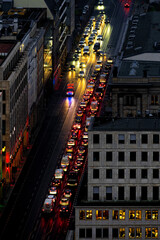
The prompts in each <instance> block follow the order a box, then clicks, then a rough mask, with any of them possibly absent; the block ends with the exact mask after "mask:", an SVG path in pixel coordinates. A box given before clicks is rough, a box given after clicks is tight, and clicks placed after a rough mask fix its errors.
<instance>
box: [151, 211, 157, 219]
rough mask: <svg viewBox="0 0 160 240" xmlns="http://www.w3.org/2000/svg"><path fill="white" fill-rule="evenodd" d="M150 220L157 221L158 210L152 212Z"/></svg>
mask: <svg viewBox="0 0 160 240" xmlns="http://www.w3.org/2000/svg"><path fill="white" fill-rule="evenodd" d="M152 219H153V220H158V210H153V211H152Z"/></svg>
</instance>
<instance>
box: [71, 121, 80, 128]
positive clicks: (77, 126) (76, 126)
mask: <svg viewBox="0 0 160 240" xmlns="http://www.w3.org/2000/svg"><path fill="white" fill-rule="evenodd" d="M73 127H74V128H76V129H81V123H77V122H75V123H74V125H73Z"/></svg>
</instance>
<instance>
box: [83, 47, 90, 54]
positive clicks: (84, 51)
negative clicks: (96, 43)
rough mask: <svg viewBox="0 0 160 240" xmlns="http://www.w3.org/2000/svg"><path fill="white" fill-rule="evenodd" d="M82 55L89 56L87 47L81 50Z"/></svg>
mask: <svg viewBox="0 0 160 240" xmlns="http://www.w3.org/2000/svg"><path fill="white" fill-rule="evenodd" d="M83 55H89V46H85V47H84V48H83Z"/></svg>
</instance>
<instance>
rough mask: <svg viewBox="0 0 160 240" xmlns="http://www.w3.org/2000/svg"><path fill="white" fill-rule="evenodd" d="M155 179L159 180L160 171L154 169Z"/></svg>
mask: <svg viewBox="0 0 160 240" xmlns="http://www.w3.org/2000/svg"><path fill="white" fill-rule="evenodd" d="M153 178H159V169H153Z"/></svg>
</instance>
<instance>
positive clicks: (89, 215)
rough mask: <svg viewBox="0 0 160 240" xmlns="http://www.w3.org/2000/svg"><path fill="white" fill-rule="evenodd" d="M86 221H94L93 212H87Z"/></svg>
mask: <svg viewBox="0 0 160 240" xmlns="http://www.w3.org/2000/svg"><path fill="white" fill-rule="evenodd" d="M86 219H87V220H92V210H86Z"/></svg>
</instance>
